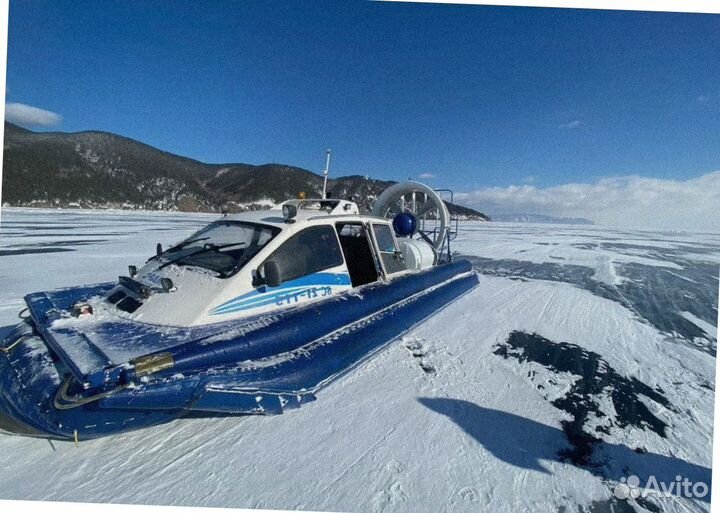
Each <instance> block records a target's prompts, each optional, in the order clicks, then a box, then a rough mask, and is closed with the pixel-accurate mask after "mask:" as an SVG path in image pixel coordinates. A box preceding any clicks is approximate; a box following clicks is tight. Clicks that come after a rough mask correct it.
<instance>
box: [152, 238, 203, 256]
mask: <svg viewBox="0 0 720 513" xmlns="http://www.w3.org/2000/svg"><path fill="white" fill-rule="evenodd" d="M209 238H210V237H198V238H197V239H190V240H184V241H182V242H181V243H180V244H178V245H177V246H173V247H171V248H168V249H166V250H165V251H163V253H171V252H175V251H178V250H180V249H182V248H184V247H185V246H189V245H190V244H193V243H195V242H202V241H204V240H208V239H209ZM163 253H161V254H163Z"/></svg>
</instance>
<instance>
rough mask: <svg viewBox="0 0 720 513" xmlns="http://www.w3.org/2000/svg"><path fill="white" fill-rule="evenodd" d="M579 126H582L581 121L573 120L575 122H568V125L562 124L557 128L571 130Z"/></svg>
mask: <svg viewBox="0 0 720 513" xmlns="http://www.w3.org/2000/svg"><path fill="white" fill-rule="evenodd" d="M580 125H582V121H580V120H579V119H575V120H573V121H570V122H568V123H563V124H562V125H560V126H559V128H563V129H571V128H577V127H579V126H580Z"/></svg>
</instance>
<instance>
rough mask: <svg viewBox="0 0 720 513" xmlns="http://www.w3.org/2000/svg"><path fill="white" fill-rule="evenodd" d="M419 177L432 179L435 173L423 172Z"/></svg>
mask: <svg viewBox="0 0 720 513" xmlns="http://www.w3.org/2000/svg"><path fill="white" fill-rule="evenodd" d="M418 178H423V179H425V180H430V179H433V178H435V175H434V174H432V173H423V174H421V175H420V176H418Z"/></svg>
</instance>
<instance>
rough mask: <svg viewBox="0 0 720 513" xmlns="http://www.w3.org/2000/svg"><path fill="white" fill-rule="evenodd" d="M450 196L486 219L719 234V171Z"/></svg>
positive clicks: (623, 177)
mask: <svg viewBox="0 0 720 513" xmlns="http://www.w3.org/2000/svg"><path fill="white" fill-rule="evenodd" d="M455 197H456V198H457V201H458V202H460V203H462V204H464V205H467V206H469V207H473V208H477V209H478V210H480V211H483V212H488V213H490V214H493V213H496V214H511V213H518V212H522V213H531V214H547V215H553V216H563V217H584V218H587V219H590V220H592V221H595V222H596V223H598V224H602V225H607V226H625V227H632V228H647V229H677V230H699V231H702V230H711V231H720V215H718V214H719V212H718V208H719V207H720V171H715V172H713V173H709V174H706V175H703V176H700V177H698V178H693V179H689V180H684V181H681V180H663V179H658V178H643V177H640V176H621V177H612V178H603V179H601V180H598V181H596V182H594V183H589V184H583V183H569V184H565V185H559V186H556V187H548V188H538V187H535V186H532V185H520V186H518V185H512V186H510V187H504V188H501V187H492V188H486V189H480V190H476V191H473V192H467V193H459V194H456V195H455Z"/></svg>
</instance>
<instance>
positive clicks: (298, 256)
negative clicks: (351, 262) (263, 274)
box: [267, 226, 343, 281]
mask: <svg viewBox="0 0 720 513" xmlns="http://www.w3.org/2000/svg"><path fill="white" fill-rule="evenodd" d="M267 260H274V261H275V262H277V263H278V265H279V266H280V269H281V270H282V279H283V281H289V280H294V279H296V278H300V277H302V276H307V275H308V274H313V273H316V272H319V271H322V270H324V269H329V268H331V267H337V266H338V265H342V263H343V257H342V251H341V250H340V244H338V240H337V235H335V229H334V228H333V227H332V226H313V227H311V228H306V229H305V230H303V231H301V232H299V233H296V234H295V235H293V236H292V237H290V238H289V239H288V240H287V241H285V243H284V244H283V245H282V246H280V247H279V248H278V249H276V250H275V251H274V252H273V253H272V255H270V256H269V257H268V258H267Z"/></svg>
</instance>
